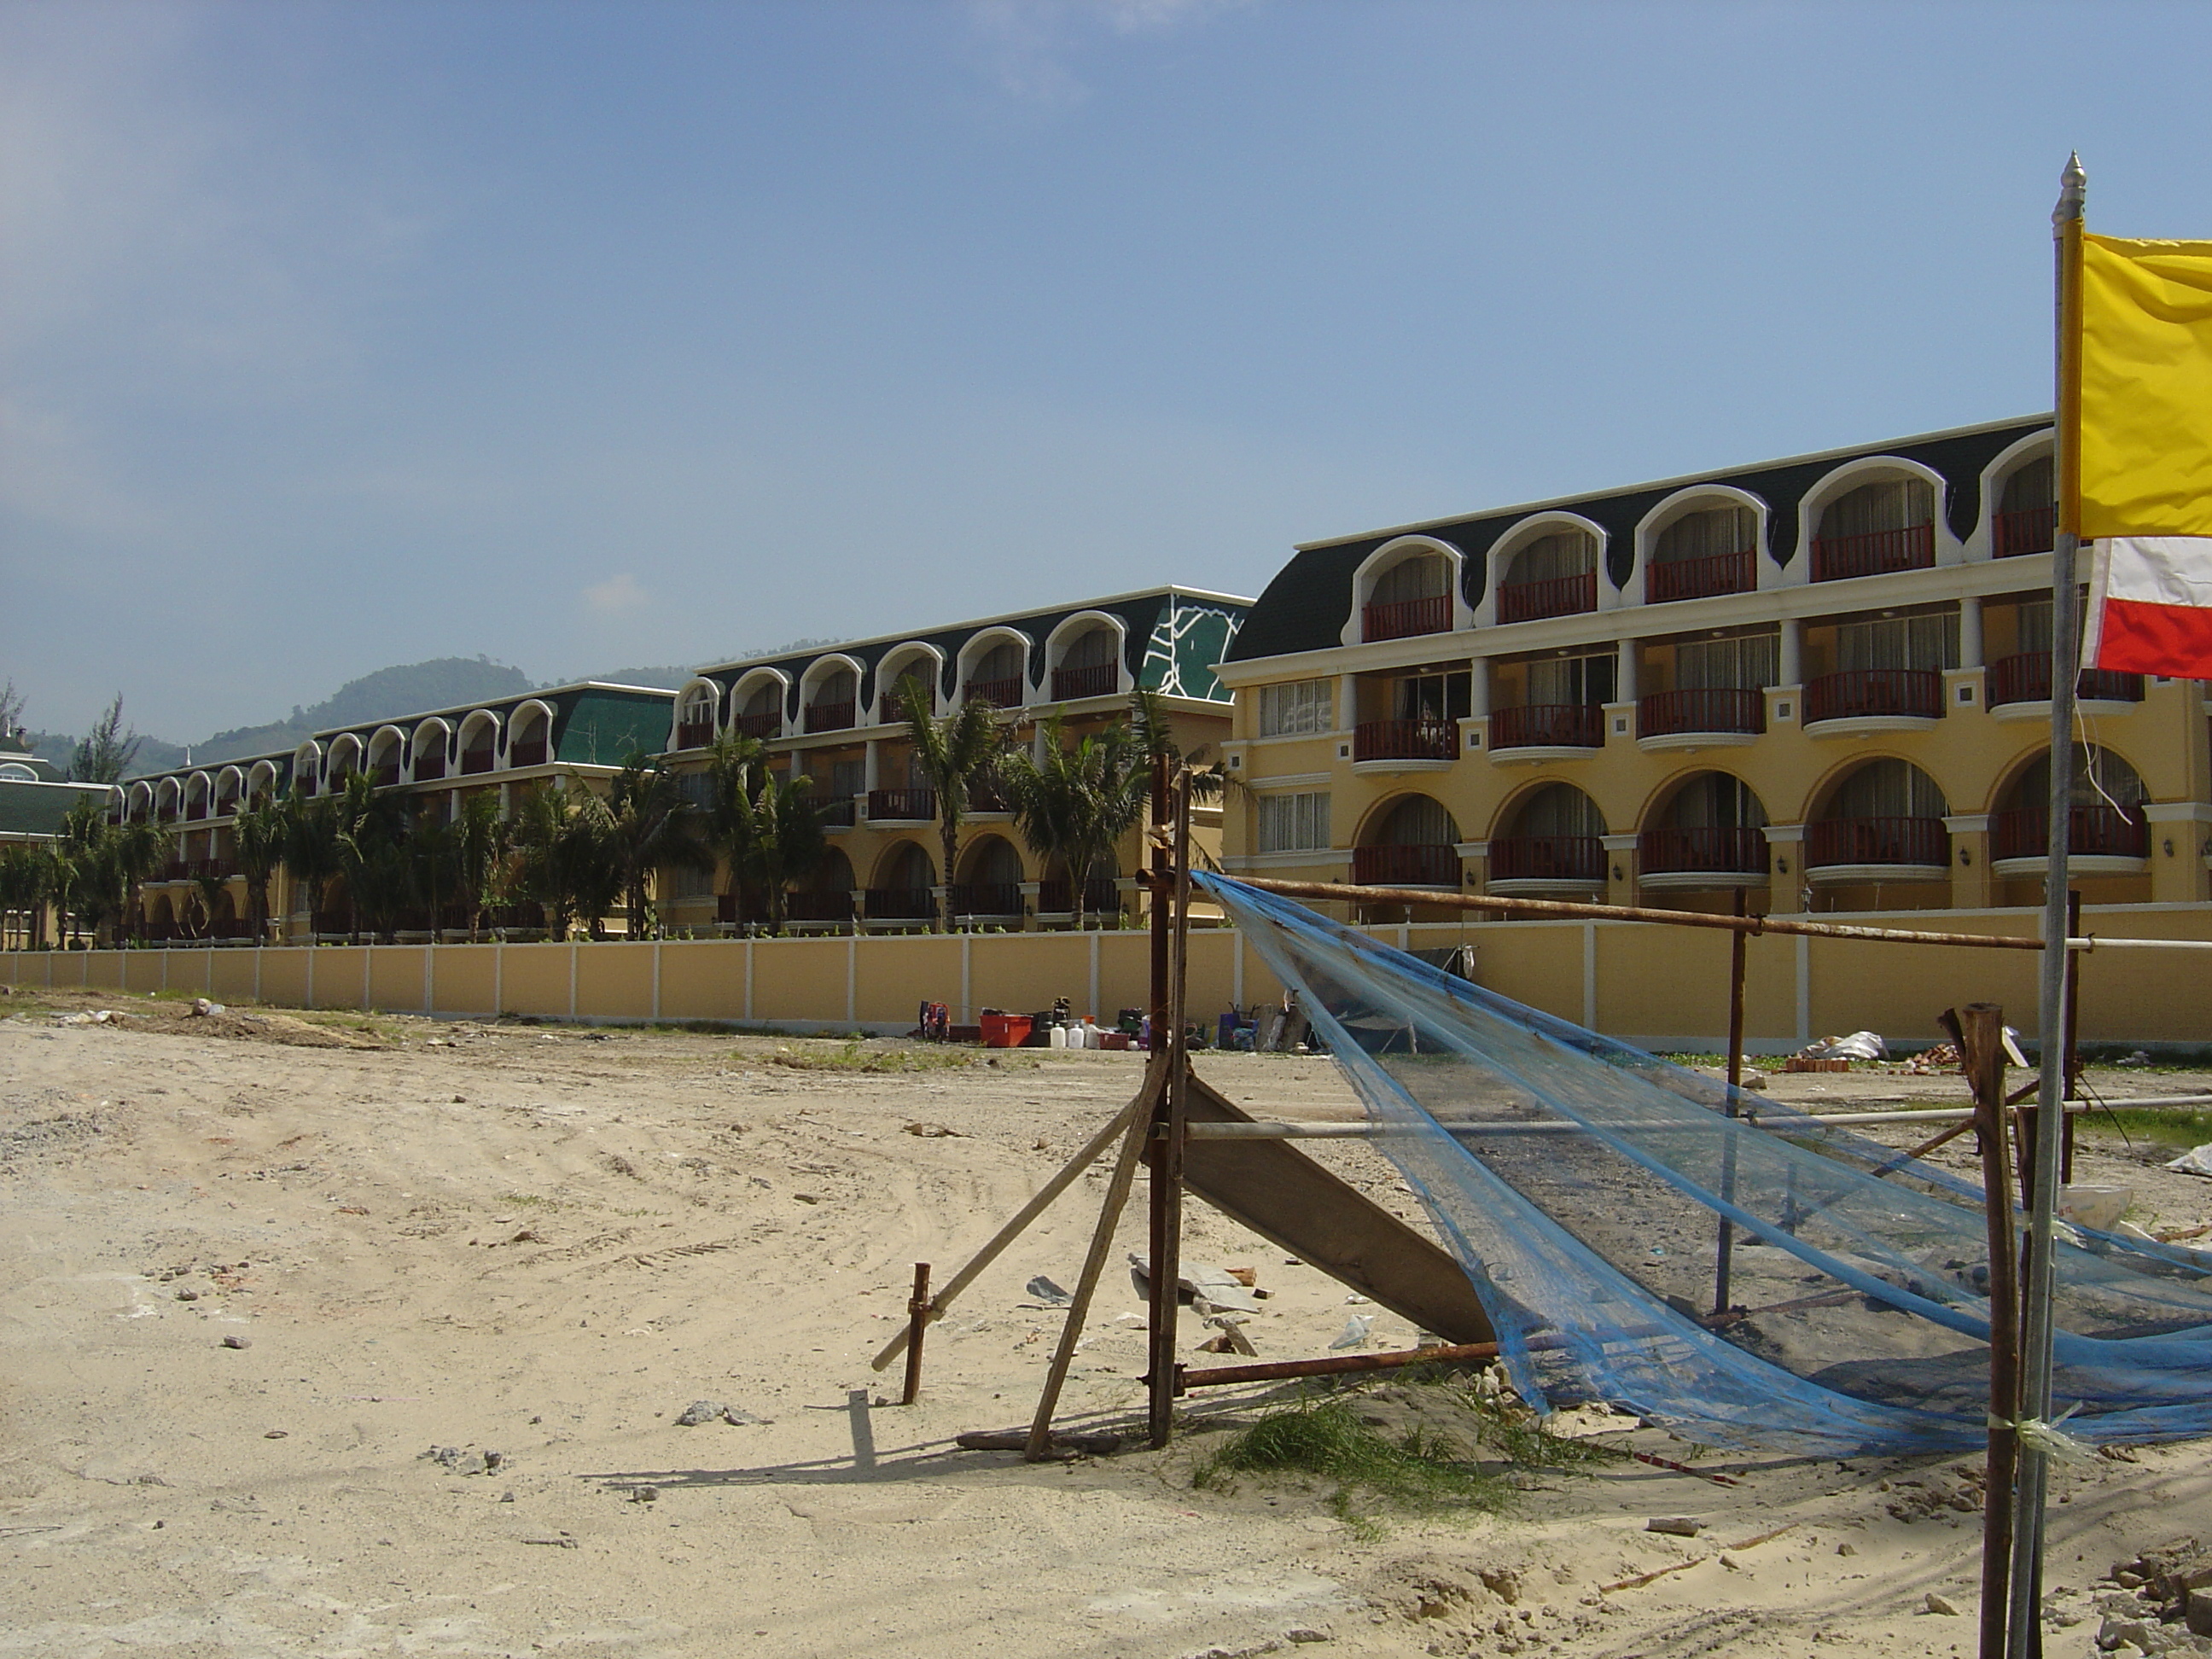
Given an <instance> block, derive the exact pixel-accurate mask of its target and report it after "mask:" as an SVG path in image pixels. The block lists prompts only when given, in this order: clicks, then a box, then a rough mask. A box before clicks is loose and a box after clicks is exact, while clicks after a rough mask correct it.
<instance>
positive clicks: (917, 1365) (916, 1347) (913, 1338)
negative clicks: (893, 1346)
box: [899, 1261, 937, 1406]
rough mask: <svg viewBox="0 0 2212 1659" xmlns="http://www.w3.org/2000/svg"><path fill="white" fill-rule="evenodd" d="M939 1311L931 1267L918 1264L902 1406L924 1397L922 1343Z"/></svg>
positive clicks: (911, 1300)
mask: <svg viewBox="0 0 2212 1659" xmlns="http://www.w3.org/2000/svg"><path fill="white" fill-rule="evenodd" d="M936 1312H937V1310H935V1309H934V1308H933V1307H931V1306H930V1305H929V1263H927V1261H917V1262H915V1264H914V1294H913V1295H912V1296H910V1297H908V1298H907V1302H906V1394H905V1396H904V1397H903V1398H902V1400H900V1401H899V1404H900V1405H902V1406H911V1405H912V1404H914V1402H915V1399H916V1397H917V1396H919V1395H921V1339H922V1337H923V1335H924V1334H927V1331H928V1329H929V1322H930V1321H931V1319H933V1317H935V1316H936Z"/></svg>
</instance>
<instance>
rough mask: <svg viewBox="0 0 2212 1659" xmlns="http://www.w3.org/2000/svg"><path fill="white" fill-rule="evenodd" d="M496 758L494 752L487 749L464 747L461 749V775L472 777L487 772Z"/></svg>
mask: <svg viewBox="0 0 2212 1659" xmlns="http://www.w3.org/2000/svg"><path fill="white" fill-rule="evenodd" d="M497 758H498V757H497V754H496V752H495V750H489V749H464V750H461V775H462V776H463V777H465V778H472V777H475V776H477V775H478V774H479V773H483V772H489V771H490V770H491V769H492V767H493V765H494V764H495V762H496V761H497Z"/></svg>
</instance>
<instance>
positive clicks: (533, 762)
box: [507, 701, 553, 769]
mask: <svg viewBox="0 0 2212 1659" xmlns="http://www.w3.org/2000/svg"><path fill="white" fill-rule="evenodd" d="M552 758H553V711H552V710H551V709H550V708H547V707H546V706H545V705H544V703H542V702H534V701H533V702H526V703H523V704H521V705H520V706H519V707H518V708H516V709H515V711H514V713H513V714H511V715H510V716H508V723H507V766H508V768H509V769H520V768H521V767H526V766H544V765H547V764H550V762H551V761H552Z"/></svg>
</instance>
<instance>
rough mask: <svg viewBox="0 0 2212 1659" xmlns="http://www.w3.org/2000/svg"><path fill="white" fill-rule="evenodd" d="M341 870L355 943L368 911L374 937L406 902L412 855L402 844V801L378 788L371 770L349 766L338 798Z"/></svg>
mask: <svg viewBox="0 0 2212 1659" xmlns="http://www.w3.org/2000/svg"><path fill="white" fill-rule="evenodd" d="M333 817H334V818H335V820H336V835H335V840H336V843H337V866H338V873H339V874H340V875H342V876H343V877H344V878H345V884H346V906H347V910H348V920H349V928H348V932H349V933H350V935H351V937H352V939H353V941H354V943H356V944H359V943H360V942H361V923H362V916H363V915H364V914H365V915H367V916H368V921H369V930H370V934H371V937H372V938H373V937H374V934H375V933H376V932H377V931H378V925H379V924H380V923H381V922H386V921H389V919H390V918H391V916H392V914H393V913H394V912H395V911H396V910H397V909H398V907H399V906H400V905H401V904H402V903H404V902H405V895H406V881H407V861H406V855H405V853H404V849H403V848H402V847H401V845H400V825H399V806H398V802H397V801H395V800H393V799H392V798H391V797H390V796H388V795H385V794H381V793H379V792H378V790H377V787H376V781H375V780H374V778H372V777H371V776H370V775H368V773H366V772H349V773H348V774H347V775H346V781H345V785H344V787H343V791H342V792H341V793H339V795H338V796H337V799H336V801H335V802H334V803H333Z"/></svg>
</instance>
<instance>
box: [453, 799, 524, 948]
mask: <svg viewBox="0 0 2212 1659" xmlns="http://www.w3.org/2000/svg"><path fill="white" fill-rule="evenodd" d="M511 845H512V836H510V834H509V826H508V824H507V820H506V819H505V818H503V817H500V815H499V798H498V797H497V796H496V795H495V794H493V793H491V792H490V791H489V790H488V789H480V790H478V791H477V792H476V793H474V794H471V795H468V796H465V797H464V798H463V799H462V801H461V810H460V811H459V813H458V814H456V815H455V817H454V818H453V877H454V880H455V883H456V884H458V886H459V889H460V890H461V892H462V893H463V894H465V896H467V900H468V907H469V940H470V942H471V944H473V943H475V942H476V940H477V939H479V938H480V937H482V935H483V913H484V906H485V905H486V904H488V903H489V902H491V897H492V890H493V886H494V884H495V883H496V882H497V880H498V879H499V876H500V872H501V866H503V865H504V864H505V863H506V861H507V852H508V850H509V848H510V847H511Z"/></svg>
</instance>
